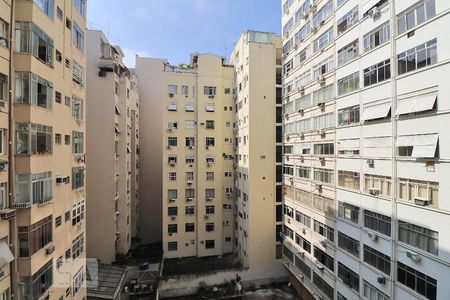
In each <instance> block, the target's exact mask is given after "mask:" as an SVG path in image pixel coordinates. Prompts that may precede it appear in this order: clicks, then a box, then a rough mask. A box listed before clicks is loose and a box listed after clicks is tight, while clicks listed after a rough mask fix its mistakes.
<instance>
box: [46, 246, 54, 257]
mask: <svg viewBox="0 0 450 300" xmlns="http://www.w3.org/2000/svg"><path fill="white" fill-rule="evenodd" d="M54 251H55V244H53V243H49V244H48V245H47V246H45V254H46V255H49V254H52V253H53V252H54Z"/></svg>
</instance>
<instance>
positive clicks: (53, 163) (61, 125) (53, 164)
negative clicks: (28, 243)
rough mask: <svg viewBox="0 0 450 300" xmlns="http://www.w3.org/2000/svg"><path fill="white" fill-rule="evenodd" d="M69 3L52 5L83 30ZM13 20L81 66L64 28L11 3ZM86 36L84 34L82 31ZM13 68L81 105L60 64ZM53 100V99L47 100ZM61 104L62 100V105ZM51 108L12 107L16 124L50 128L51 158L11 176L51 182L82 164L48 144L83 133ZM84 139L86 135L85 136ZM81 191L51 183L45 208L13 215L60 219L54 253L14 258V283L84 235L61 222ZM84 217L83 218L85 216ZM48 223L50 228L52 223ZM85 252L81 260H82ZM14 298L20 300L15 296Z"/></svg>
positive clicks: (20, 164) (22, 61)
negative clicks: (47, 176)
mask: <svg viewBox="0 0 450 300" xmlns="http://www.w3.org/2000/svg"><path fill="white" fill-rule="evenodd" d="M70 3H71V1H68V0H65V1H64V0H56V1H55V14H56V6H60V7H62V8H63V10H64V13H65V16H67V17H69V18H71V19H72V20H74V21H76V22H77V24H78V25H79V26H80V27H82V28H83V30H84V31H85V24H86V20H85V19H83V18H82V17H81V16H80V15H79V14H78V12H77V11H76V10H75V9H74V8H72V6H71V4H70ZM15 4H16V8H15V19H16V20H21V21H30V20H32V21H33V22H35V23H36V24H37V25H38V26H39V27H40V28H41V29H42V30H43V31H44V32H45V33H46V34H47V35H49V36H50V37H52V38H53V40H54V47H55V49H58V50H59V51H61V52H62V54H63V57H67V58H69V59H71V60H76V61H77V62H78V63H79V64H80V65H82V66H84V65H85V54H84V53H82V52H81V51H79V50H78V49H76V48H75V47H73V46H72V33H71V31H68V30H66V29H65V28H66V27H65V24H64V23H63V22H62V21H60V20H59V19H58V18H57V17H56V16H55V17H54V18H53V20H52V19H50V18H48V17H47V16H46V15H45V14H44V13H43V12H42V11H41V10H40V9H39V7H38V6H37V5H36V4H34V3H33V2H30V1H15ZM85 32H86V31H85ZM14 69H15V70H16V71H31V72H33V73H35V74H37V75H39V76H41V77H43V78H45V79H47V80H49V81H51V82H52V83H53V84H54V91H59V92H61V93H62V95H63V97H64V96H65V95H68V96H72V94H75V95H77V96H78V97H80V98H81V99H83V100H85V99H86V97H85V96H86V95H85V89H84V88H82V87H79V86H78V85H75V84H74V83H73V82H72V71H71V69H70V70H69V69H67V68H65V67H64V61H63V62H62V63H59V62H57V61H56V60H54V67H53V68H49V67H48V66H46V65H44V64H43V63H42V62H40V61H38V60H37V59H36V58H34V57H33V56H31V55H27V54H15V55H14ZM52 99H53V100H54V95H53V98H52ZM63 101H64V100H63ZM52 105H53V108H52V109H51V110H45V109H42V108H39V107H36V106H33V105H31V106H30V105H26V104H15V105H14V108H15V111H14V118H15V121H16V122H33V123H38V124H44V125H48V126H52V127H53V139H52V141H53V146H52V147H53V151H52V152H53V153H52V154H51V155H33V156H22V157H20V156H16V168H15V172H16V173H40V172H46V171H51V172H52V176H53V180H54V178H55V176H56V175H64V176H71V174H72V167H75V166H83V165H84V164H83V163H81V162H80V163H79V162H76V161H75V158H74V155H73V154H72V142H71V144H70V145H64V140H63V143H62V144H61V145H56V144H54V134H55V133H60V134H62V136H63V139H64V135H65V134H68V135H70V136H71V139H72V131H73V130H75V131H79V132H84V133H85V131H86V127H85V123H84V122H81V123H79V122H76V121H75V120H74V119H72V111H71V108H69V107H67V106H65V105H64V104H63V103H62V104H58V103H55V102H54V101H53V103H52ZM85 137H86V135H85ZM85 196H86V191H85V188H80V189H77V190H72V187H71V184H67V185H56V184H55V181H53V201H52V203H50V204H47V205H45V206H37V205H34V206H33V207H32V208H28V209H18V210H17V225H18V226H25V225H30V224H33V223H35V222H37V221H39V220H41V219H43V218H45V217H47V216H50V215H52V216H53V219H55V218H56V217H57V216H62V219H63V222H62V225H61V226H59V227H57V228H54V230H53V241H54V244H55V246H56V250H55V251H54V252H53V253H52V254H51V255H45V250H44V249H41V250H40V251H39V252H38V253H36V254H35V255H34V256H33V257H32V258H18V259H17V264H18V272H17V274H16V275H17V279H18V278H20V277H21V276H31V275H32V274H34V273H35V272H36V271H37V270H38V269H39V268H41V267H42V265H44V264H45V263H46V262H48V261H49V260H50V259H52V258H53V261H56V258H58V257H59V256H63V257H64V255H65V251H66V250H67V249H69V248H71V246H72V240H73V239H74V238H75V237H77V236H78V235H80V234H84V233H85V222H84V221H83V222H82V225H81V226H74V227H72V226H71V222H67V223H65V222H64V213H65V212H67V211H71V210H72V205H73V204H75V203H77V202H79V201H82V200H85ZM87 214H88V213H86V215H87ZM53 224H54V223H53ZM84 256H85V252H84V253H83V255H82V256H81V258H84ZM70 264H71V266H72V268H71V269H72V270H73V273H72V275H74V274H75V273H76V272H77V271H78V270H79V268H80V267H81V266H82V265H83V260H80V259H79V260H77V261H75V262H73V263H70ZM53 268H54V270H53V272H54V274H57V270H56V266H55V263H53ZM57 280H58V276H57V275H55V277H54V282H55V283H56V282H57ZM65 289H66V288H65V287H64V288H62V287H60V286H58V285H57V284H54V286H53V287H52V288H51V289H50V299H59V297H60V296H62V295H63V294H64V293H65ZM84 296H85V290H84V289H82V291H81V292H79V293H78V294H77V295H76V299H81V298H82V297H84ZM17 298H18V299H21V296H20V294H18V297H17Z"/></svg>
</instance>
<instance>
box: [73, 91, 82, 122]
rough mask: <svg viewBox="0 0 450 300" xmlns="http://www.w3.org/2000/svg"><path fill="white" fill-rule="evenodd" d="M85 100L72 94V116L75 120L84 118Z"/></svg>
mask: <svg viewBox="0 0 450 300" xmlns="http://www.w3.org/2000/svg"><path fill="white" fill-rule="evenodd" d="M83 103H84V101H83V100H82V99H81V98H78V97H77V96H75V95H72V117H73V118H74V119H75V120H78V121H83V120H84V104H83Z"/></svg>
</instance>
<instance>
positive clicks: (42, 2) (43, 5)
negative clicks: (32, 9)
mask: <svg viewBox="0 0 450 300" xmlns="http://www.w3.org/2000/svg"><path fill="white" fill-rule="evenodd" d="M34 3H36V4H37V6H39V8H40V9H41V10H42V11H43V12H44V13H45V14H46V15H47V16H49V17H50V18H51V19H53V11H54V6H55V4H54V0H34Z"/></svg>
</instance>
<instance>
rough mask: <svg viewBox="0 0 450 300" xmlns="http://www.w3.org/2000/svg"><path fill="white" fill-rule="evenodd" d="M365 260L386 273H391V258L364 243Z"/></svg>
mask: <svg viewBox="0 0 450 300" xmlns="http://www.w3.org/2000/svg"><path fill="white" fill-rule="evenodd" d="M364 262H366V263H368V264H369V265H371V266H372V267H375V268H377V269H378V270H380V271H382V272H384V273H385V274H386V275H389V274H391V258H390V257H389V256H387V255H386V254H383V253H381V252H380V251H377V250H375V249H373V248H371V247H369V246H367V245H364Z"/></svg>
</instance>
